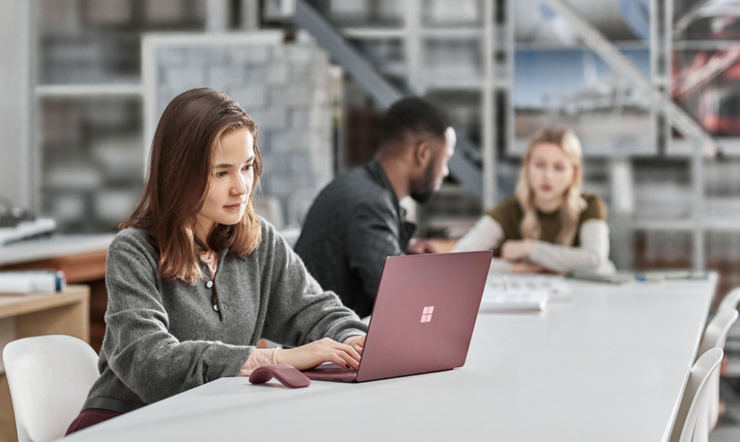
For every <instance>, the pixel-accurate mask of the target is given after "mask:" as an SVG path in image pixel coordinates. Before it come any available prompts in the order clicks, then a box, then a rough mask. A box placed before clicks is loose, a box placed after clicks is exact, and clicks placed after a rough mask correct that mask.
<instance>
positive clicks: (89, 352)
mask: <svg viewBox="0 0 740 442" xmlns="http://www.w3.org/2000/svg"><path fill="white" fill-rule="evenodd" d="M3 363H4V364H5V373H6V375H7V377H8V386H9V387H10V397H11V398H12V400H13V412H14V413H15V426H16V429H17V430H18V441H19V442H27V441H34V442H45V441H51V440H56V439H59V438H61V437H63V436H64V433H66V431H67V428H68V427H69V425H70V424H71V423H72V421H73V420H74V419H75V418H76V417H77V415H78V414H79V413H80V410H81V409H82V405H83V404H84V403H85V400H86V399H87V394H88V392H89V391H90V387H92V384H93V382H95V380H96V379H97V378H98V376H99V373H98V355H97V354H96V353H95V350H93V349H92V347H90V346H89V345H88V344H87V343H86V342H84V341H82V340H80V339H77V338H73V337H71V336H63V335H52V336H38V337H33V338H23V339H18V340H16V341H12V342H10V343H9V344H8V345H6V346H5V349H4V350H3Z"/></svg>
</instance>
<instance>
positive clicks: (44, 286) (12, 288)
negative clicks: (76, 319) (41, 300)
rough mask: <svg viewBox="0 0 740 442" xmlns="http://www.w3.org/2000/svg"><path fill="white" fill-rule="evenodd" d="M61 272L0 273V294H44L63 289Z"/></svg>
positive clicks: (22, 271) (63, 283)
mask: <svg viewBox="0 0 740 442" xmlns="http://www.w3.org/2000/svg"><path fill="white" fill-rule="evenodd" d="M65 285H66V283H65V279H64V273H63V272H56V271H54V270H19V271H2V272H0V294H46V293H54V292H61V291H64V289H65Z"/></svg>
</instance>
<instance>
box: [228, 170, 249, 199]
mask: <svg viewBox="0 0 740 442" xmlns="http://www.w3.org/2000/svg"><path fill="white" fill-rule="evenodd" d="M231 192H232V193H233V194H234V195H244V194H245V193H247V180H246V178H244V177H243V176H241V174H239V175H238V176H237V177H236V179H235V180H234V183H233V185H232V186H231Z"/></svg>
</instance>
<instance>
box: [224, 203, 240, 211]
mask: <svg viewBox="0 0 740 442" xmlns="http://www.w3.org/2000/svg"><path fill="white" fill-rule="evenodd" d="M243 205H244V203H237V204H232V205H230V206H224V208H225V209H226V210H233V211H236V210H240V209H241V208H242V206H243Z"/></svg>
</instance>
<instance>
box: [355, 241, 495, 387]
mask: <svg viewBox="0 0 740 442" xmlns="http://www.w3.org/2000/svg"><path fill="white" fill-rule="evenodd" d="M491 257H492V252H490V251H484V252H466V253H446V254H431V255H410V256H395V257H389V258H387V259H386V261H385V266H384V268H383V276H382V279H381V281H380V286H379V287H378V296H377V298H376V301H375V306H374V308H373V314H372V316H371V318H370V326H369V329H368V335H367V340H366V342H365V348H364V350H363V355H362V362H361V364H360V368H359V371H358V373H357V380H358V381H360V382H361V381H366V380H374V379H383V378H389V377H395V376H404V375H411V374H418V373H428V372H432V371H441V370H449V369H452V368H455V367H461V366H462V365H463V364H464V363H465V359H466V357H467V354H468V347H469V346H470V338H471V336H472V334H473V328H474V327H475V320H476V318H477V315H478V308H479V306H480V302H481V296H482V294H483V289H484V287H485V284H486V277H487V276H488V268H489V267H490V264H491Z"/></svg>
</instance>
